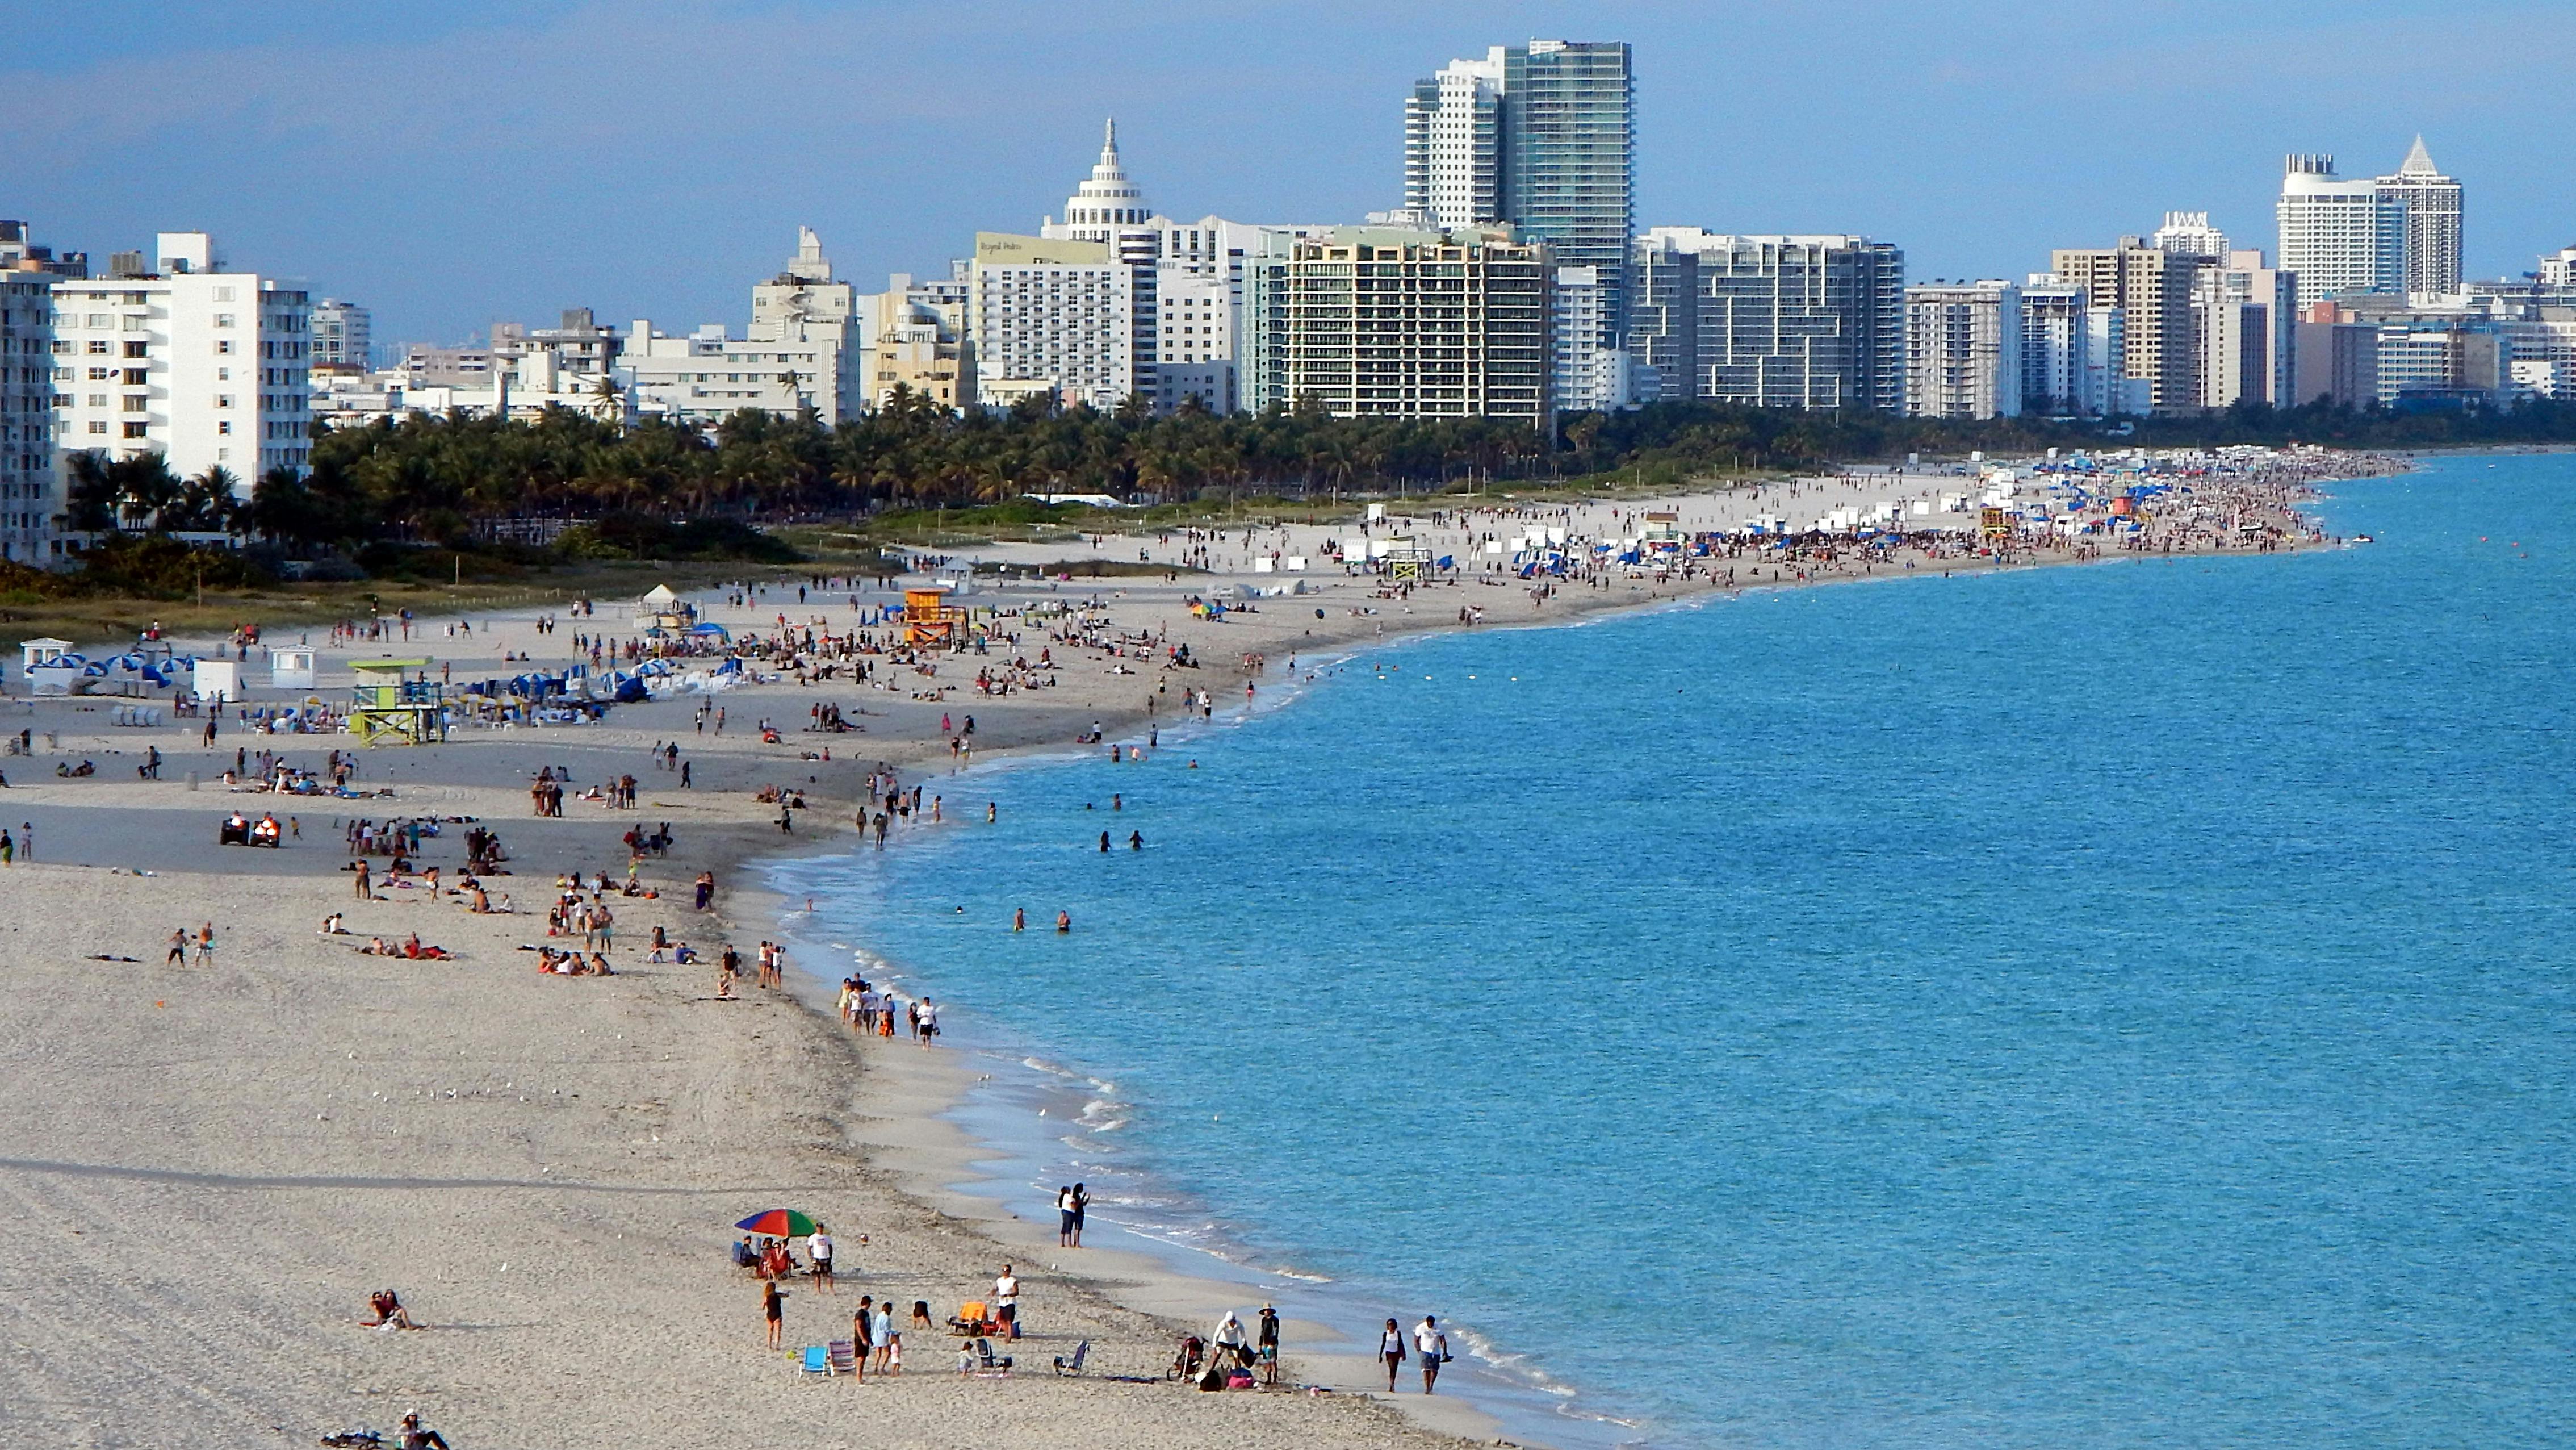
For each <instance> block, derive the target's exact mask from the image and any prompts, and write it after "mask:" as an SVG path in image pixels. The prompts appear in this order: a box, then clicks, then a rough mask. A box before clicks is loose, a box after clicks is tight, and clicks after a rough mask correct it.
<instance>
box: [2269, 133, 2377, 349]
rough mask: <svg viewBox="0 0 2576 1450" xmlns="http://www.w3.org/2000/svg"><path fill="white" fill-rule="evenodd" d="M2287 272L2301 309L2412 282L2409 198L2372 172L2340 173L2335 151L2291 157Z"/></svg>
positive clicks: (2285, 181) (2283, 207)
mask: <svg viewBox="0 0 2576 1450" xmlns="http://www.w3.org/2000/svg"><path fill="white" fill-rule="evenodd" d="M2277 214H2278V218H2279V221H2280V227H2281V250H2280V257H2281V263H2280V265H2281V270H2283V271H2285V272H2293V273H2296V274H2297V275H2298V279H2299V283H2298V286H2299V300H2298V305H2299V308H2300V309H2301V310H2303V311H2304V310H2305V309H2307V308H2309V307H2312V306H2314V305H2316V304H2317V303H2319V302H2325V301H2330V300H2332V299H2333V298H2335V297H2336V296H2338V295H2340V294H2342V293H2346V292H2402V291H2404V290H2405V287H2406V203H2405V202H2404V201H2403V200H2402V199H2400V198H2399V197H2397V196H2395V195H2392V194H2391V193H2389V192H2388V191H2386V190H2384V189H2382V188H2381V186H2380V184H2379V183H2378V182H2376V181H2373V180H2369V179H2367V178H2361V179H2353V180H2347V179H2345V178H2342V177H2338V176H2336V175H2335V169H2334V158H2333V157H2331V156H2292V157H2291V158H2289V160H2288V162H2287V163H2286V165H2285V167H2284V174H2283V176H2282V179H2281V199H2280V202H2279V204H2278V207H2277Z"/></svg>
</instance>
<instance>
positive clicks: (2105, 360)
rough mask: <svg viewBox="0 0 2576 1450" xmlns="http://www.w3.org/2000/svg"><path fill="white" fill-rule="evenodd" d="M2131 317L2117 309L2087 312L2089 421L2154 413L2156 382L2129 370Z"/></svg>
mask: <svg viewBox="0 0 2576 1450" xmlns="http://www.w3.org/2000/svg"><path fill="white" fill-rule="evenodd" d="M2128 348H2129V314H2128V313H2127V311H2125V310H2124V309H2122V308H2118V307H2087V308H2086V309H2085V312H2084V399H2083V412H2084V414H2085V416H2086V417H2090V418H2113V417H2131V418H2143V417H2145V416H2146V415H2147V414H2148V413H2150V412H2152V411H2154V409H2155V402H2156V394H2155V380H2154V379H2152V378H2140V377H2131V376H2130V375H2129V370H2128V363H2127V358H2128Z"/></svg>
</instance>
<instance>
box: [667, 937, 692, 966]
mask: <svg viewBox="0 0 2576 1450" xmlns="http://www.w3.org/2000/svg"><path fill="white" fill-rule="evenodd" d="M671 960H672V961H674V962H677V963H678V964H680V965H681V966H684V967H688V966H695V965H697V963H698V960H699V958H698V949H697V948H696V947H693V946H691V945H689V944H688V943H687V942H682V943H680V944H679V945H678V946H676V947H673V948H672V949H671Z"/></svg>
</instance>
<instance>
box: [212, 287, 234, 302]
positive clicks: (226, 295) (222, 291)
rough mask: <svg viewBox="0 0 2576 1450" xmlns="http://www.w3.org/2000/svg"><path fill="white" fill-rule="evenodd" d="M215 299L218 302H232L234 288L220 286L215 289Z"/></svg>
mask: <svg viewBox="0 0 2576 1450" xmlns="http://www.w3.org/2000/svg"><path fill="white" fill-rule="evenodd" d="M215 300H216V301H217V302H230V301H232V300H233V289H231V288H230V287H218V288H216V289H215Z"/></svg>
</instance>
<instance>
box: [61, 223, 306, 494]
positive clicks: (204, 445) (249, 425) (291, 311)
mask: <svg viewBox="0 0 2576 1450" xmlns="http://www.w3.org/2000/svg"><path fill="white" fill-rule="evenodd" d="M153 262H154V264H155V266H156V268H157V270H154V271H150V272H144V273H140V274H138V275H128V276H110V277H95V278H85V279H79V280H73V279H62V280H61V281H59V282H58V283H57V284H56V287H55V289H54V355H55V359H54V360H55V364H56V366H55V383H56V388H55V405H56V418H57V424H56V429H55V433H56V440H55V441H56V443H57V445H58V446H59V448H60V450H61V451H62V452H65V453H70V452H77V451H93V450H94V451H98V452H102V453H106V454H108V455H109V456H110V457H115V458H129V457H134V456H136V455H139V454H144V453H160V454H162V455H164V456H165V457H166V458H167V459H168V461H169V465H170V467H171V469H172V470H174V471H175V472H177V473H179V474H181V475H183V476H192V477H193V476H196V475H198V474H202V473H204V472H205V471H206V470H207V469H210V468H222V469H223V470H225V471H226V472H227V473H229V474H230V475H232V477H233V479H234V482H235V486H236V488H237V490H238V491H239V492H240V493H241V494H243V495H245V496H246V495H247V494H248V493H249V491H250V489H251V487H252V485H253V484H254V483H256V482H257V480H258V479H259V477H260V475H261V474H263V473H266V472H267V471H268V470H270V469H272V468H283V469H286V470H288V471H290V472H292V473H296V474H299V475H300V474H302V473H303V472H304V471H305V470H306V468H307V467H309V466H310V463H311V460H312V446H311V429H312V410H311V400H310V393H309V384H308V377H307V373H308V370H309V368H310V367H311V347H312V311H313V309H312V301H311V299H310V297H309V296H308V295H307V294H306V293H305V292H304V291H303V290H301V289H299V288H293V287H288V286H285V285H283V284H281V283H279V282H277V281H276V280H275V279H273V278H266V277H262V276H259V275H258V274H256V273H250V272H227V271H222V270H220V269H219V266H218V263H217V261H216V258H215V255H214V243H213V240H212V239H211V238H210V237H208V236H207V234H206V233H204V232H164V233H162V234H161V235H160V237H159V238H158V246H157V247H156V249H155V253H154V257H153Z"/></svg>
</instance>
